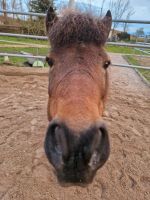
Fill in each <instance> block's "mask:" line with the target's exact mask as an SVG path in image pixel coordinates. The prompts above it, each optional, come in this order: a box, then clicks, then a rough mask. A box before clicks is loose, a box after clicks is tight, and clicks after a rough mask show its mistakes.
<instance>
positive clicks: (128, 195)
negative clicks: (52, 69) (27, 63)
mask: <svg viewBox="0 0 150 200" xmlns="http://www.w3.org/2000/svg"><path fill="white" fill-rule="evenodd" d="M112 59H114V61H115V62H116V60H118V61H117V62H122V63H125V61H124V60H123V59H122V57H121V56H117V57H115V56H114V55H113V56H112ZM4 67H5V69H4ZM28 70H29V71H30V72H28ZM18 71H19V72H18ZM15 73H16V74H17V75H18V76H15ZM19 73H20V76H19ZM27 74H28V75H27ZM29 74H31V75H29ZM36 74H38V75H40V76H37V75H36ZM46 74H47V70H44V72H43V70H39V69H28V68H25V69H23V68H20V69H18V68H14V67H13V68H12V67H6V66H1V67H0V199H1V200H12V199H13V200H84V199H86V200H149V199H150V149H149V148H150V113H149V108H150V88H148V86H146V85H144V83H143V82H142V81H141V79H140V78H139V77H138V75H137V73H135V71H134V70H132V69H127V68H126V69H125V68H118V67H113V68H111V69H110V74H111V75H110V80H111V88H110V97H109V101H108V105H107V109H106V112H105V120H106V122H107V124H108V128H109V132H110V140H111V155H110V158H109V160H108V162H107V163H106V164H105V166H104V167H103V168H102V169H101V170H99V171H98V173H97V175H96V177H95V180H94V182H93V183H92V184H91V185H89V186H88V187H87V188H80V187H70V188H62V187H61V186H59V184H58V183H57V180H56V177H55V176H54V174H53V169H52V167H51V166H50V164H49V163H48V161H47V159H46V157H45V154H44V151H43V141H44V137H45V131H46V127H47V124H48V122H47V116H46V104H47V97H48V95H47V84H48V79H47V75H46Z"/></svg>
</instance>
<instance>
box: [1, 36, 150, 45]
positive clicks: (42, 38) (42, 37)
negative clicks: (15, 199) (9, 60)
mask: <svg viewBox="0 0 150 200" xmlns="http://www.w3.org/2000/svg"><path fill="white" fill-rule="evenodd" d="M0 36H10V37H21V38H31V39H39V40H47V39H48V37H47V36H39V35H23V34H13V33H0ZM107 44H109V45H115V46H126V47H136V48H146V49H150V45H142V44H130V43H121V42H107Z"/></svg>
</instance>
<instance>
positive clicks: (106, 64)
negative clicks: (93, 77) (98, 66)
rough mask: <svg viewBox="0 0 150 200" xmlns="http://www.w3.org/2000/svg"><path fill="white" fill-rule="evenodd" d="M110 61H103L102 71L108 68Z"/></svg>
mask: <svg viewBox="0 0 150 200" xmlns="http://www.w3.org/2000/svg"><path fill="white" fill-rule="evenodd" d="M110 63H111V62H110V61H109V60H108V61H105V62H104V65H103V67H104V69H107V68H108V67H109V65H110Z"/></svg>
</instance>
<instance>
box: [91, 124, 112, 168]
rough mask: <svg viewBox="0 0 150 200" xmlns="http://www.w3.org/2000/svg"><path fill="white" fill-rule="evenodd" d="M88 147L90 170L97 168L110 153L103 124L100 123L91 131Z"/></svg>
mask: <svg viewBox="0 0 150 200" xmlns="http://www.w3.org/2000/svg"><path fill="white" fill-rule="evenodd" d="M91 135H92V137H91V138H90V140H89V141H90V143H89V145H88V149H89V150H90V154H89V153H88V152H87V153H88V155H90V160H89V164H88V165H89V167H90V168H91V170H97V169H98V168H100V167H102V166H103V165H104V163H105V162H106V161H107V159H108V157H109V153H110V146H109V138H108V131H107V128H106V126H105V125H104V124H100V125H99V126H98V127H97V128H95V130H93V131H92V133H91Z"/></svg>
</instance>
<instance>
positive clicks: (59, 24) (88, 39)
mask: <svg viewBox="0 0 150 200" xmlns="http://www.w3.org/2000/svg"><path fill="white" fill-rule="evenodd" d="M106 32H107V31H106V28H105V26H104V25H103V23H102V22H101V20H100V19H96V18H94V17H92V16H91V15H89V14H83V13H78V12H75V11H74V12H73V11H72V12H69V13H65V14H64V15H63V16H62V17H61V18H59V19H58V20H57V21H56V22H55V23H54V24H53V26H52V27H50V28H49V31H48V37H49V40H50V43H51V46H52V48H57V47H63V46H68V45H71V44H74V43H81V42H83V43H94V44H95V45H104V43H105V42H106V40H107V36H108V35H107V33H106Z"/></svg>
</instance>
